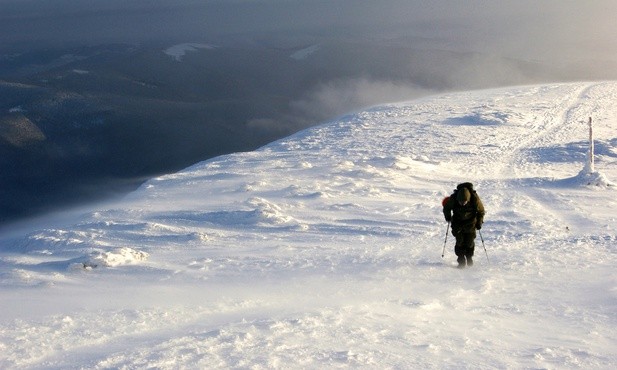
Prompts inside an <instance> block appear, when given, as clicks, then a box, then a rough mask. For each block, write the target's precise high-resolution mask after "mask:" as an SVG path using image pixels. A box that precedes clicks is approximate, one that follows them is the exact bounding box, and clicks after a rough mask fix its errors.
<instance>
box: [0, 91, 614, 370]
mask: <svg viewBox="0 0 617 370" xmlns="http://www.w3.org/2000/svg"><path fill="white" fill-rule="evenodd" d="M616 94H617V84H616V83H614V82H598V83H572V84H553V85H544V86H524V87H512V88H505V89H499V90H491V91H476V92H462V93H452V94H446V95H440V96H434V97H429V98H425V99H421V100H417V101H412V102H405V103H396V104H390V105H386V106H381V107H375V108H372V109H370V110H367V111H363V112H359V113H357V114H353V115H349V116H346V117H343V118H341V119H340V120H337V121H334V122H331V123H327V124H324V125H321V126H318V127H315V128H312V129H309V130H306V131H304V132H301V133H298V134H297V135H294V136H292V137H289V138H286V139H283V140H280V141H277V142H275V143H272V144H270V145H268V146H266V147H264V148H262V149H260V150H258V151H255V152H250V153H237V154H233V155H228V156H223V157H219V158H215V159H212V160H209V161H206V162H203V163H199V164H196V165H194V166H192V167H190V168H188V169H186V170H184V171H182V172H179V173H176V174H170V175H167V176H162V177H159V178H155V179H152V180H150V181H148V182H147V183H146V184H144V185H143V186H142V188H141V189H140V190H138V191H136V192H134V193H133V194H131V195H129V196H128V197H126V199H124V200H122V201H121V202H118V203H115V204H109V205H108V206H106V207H101V208H99V209H97V210H94V211H90V212H86V213H85V214H81V215H80V217H79V219H78V220H75V221H73V222H69V223H66V225H65V226H59V227H50V228H46V229H37V230H35V231H32V232H30V233H27V234H25V235H22V236H16V237H11V238H4V239H2V240H0V242H2V252H0V266H1V267H2V270H1V271H2V272H1V273H0V295H1V297H2V299H1V300H0V306H1V309H2V312H3V317H2V318H1V319H0V367H2V368H63V369H66V368H95V369H111V368H138V369H139V368H161V369H176V368H253V369H261V368H359V367H361V368H375V369H378V368H379V369H384V368H470V369H471V368H473V369H478V368H480V369H481V368H551V369H555V368H568V369H570V368H585V369H588V368H606V369H609V368H613V367H614V366H615V365H616V364H617V350H616V348H617V335H615V334H614V332H615V330H614V329H615V327H616V324H617V316H616V314H615V312H617V310H615V308H616V302H617V299H616V298H617V274H616V273H615V272H614V266H615V263H616V262H617V261H616V253H615V252H616V249H615V246H616V245H617V233H615V225H616V223H615V216H614V215H615V210H616V209H617V201H616V200H615V187H614V185H613V184H612V183H611V180H613V181H614V180H615V179H617V170H616V168H617V167H616V166H615V164H616V162H617V150H616V149H615V144H616V143H617V142H616V140H617V139H616V138H617V110H616V108H615V107H614V104H611V103H612V102H614V101H615V97H616ZM590 115H591V116H593V117H594V120H595V122H597V125H596V126H595V127H594V130H595V133H596V138H597V142H596V148H597V150H598V151H597V157H596V170H598V174H600V175H602V176H604V178H605V179H606V180H605V181H601V182H600V183H598V184H597V185H592V186H588V185H587V184H586V182H585V181H584V180H585V178H584V176H583V175H584V174H583V175H581V174H579V172H580V171H581V169H582V168H583V165H584V161H585V154H586V144H585V141H586V140H587V131H586V130H587V126H586V122H587V117H588V116H590ZM464 181H472V182H473V183H474V185H475V187H476V188H477V190H478V192H479V195H480V196H481V197H482V200H483V202H484V204H485V207H486V209H487V215H486V223H485V225H484V227H483V228H482V230H481V233H482V238H483V240H484V244H483V243H482V241H481V239H480V236H478V238H477V240H476V256H475V261H476V263H475V265H474V267H472V268H468V269H465V270H459V269H456V268H453V267H454V266H453V264H455V263H454V261H455V256H454V255H453V244H454V237H453V236H452V235H451V234H450V235H448V239H447V243H446V254H445V258H443V259H442V258H441V252H442V248H443V247H444V239H445V237H446V223H445V222H444V220H443V215H442V213H441V199H442V198H443V197H445V196H447V195H449V194H450V192H451V191H452V190H453V189H454V187H455V186H456V184H457V183H459V182H464ZM484 247H486V250H487V251H486V253H485V250H484ZM487 255H488V260H487Z"/></svg>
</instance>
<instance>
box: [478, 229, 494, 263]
mask: <svg viewBox="0 0 617 370" xmlns="http://www.w3.org/2000/svg"><path fill="white" fill-rule="evenodd" d="M478 233H479V234H480V240H482V248H484V253H486V262H488V263H491V262H490V261H489V260H488V252H487V251H486V247H485V246H484V238H483V237H482V231H480V230H478Z"/></svg>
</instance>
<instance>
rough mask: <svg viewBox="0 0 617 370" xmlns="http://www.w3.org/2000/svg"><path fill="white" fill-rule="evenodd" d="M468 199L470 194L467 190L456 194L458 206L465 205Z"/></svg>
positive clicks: (464, 189)
mask: <svg viewBox="0 0 617 370" xmlns="http://www.w3.org/2000/svg"><path fill="white" fill-rule="evenodd" d="M470 199H471V193H469V190H467V189H466V188H463V189H461V190H459V191H458V194H456V200H458V202H459V203H460V204H466V203H467V202H469V200H470Z"/></svg>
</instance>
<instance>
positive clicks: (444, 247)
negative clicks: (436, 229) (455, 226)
mask: <svg viewBox="0 0 617 370" xmlns="http://www.w3.org/2000/svg"><path fill="white" fill-rule="evenodd" d="M449 231H450V221H448V227H447V228H446V240H444V241H443V251H441V258H443V256H444V255H445V254H446V243H447V242H448V232H449Z"/></svg>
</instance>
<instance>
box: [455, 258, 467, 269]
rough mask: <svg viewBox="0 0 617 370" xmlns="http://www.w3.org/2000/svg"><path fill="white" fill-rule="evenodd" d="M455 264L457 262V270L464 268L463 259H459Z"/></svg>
mask: <svg viewBox="0 0 617 370" xmlns="http://www.w3.org/2000/svg"><path fill="white" fill-rule="evenodd" d="M456 262H458V268H460V269H462V268H464V267H465V266H466V264H467V263H466V262H465V257H459V258H458V259H457V260H456Z"/></svg>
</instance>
